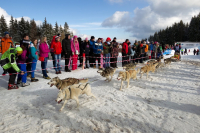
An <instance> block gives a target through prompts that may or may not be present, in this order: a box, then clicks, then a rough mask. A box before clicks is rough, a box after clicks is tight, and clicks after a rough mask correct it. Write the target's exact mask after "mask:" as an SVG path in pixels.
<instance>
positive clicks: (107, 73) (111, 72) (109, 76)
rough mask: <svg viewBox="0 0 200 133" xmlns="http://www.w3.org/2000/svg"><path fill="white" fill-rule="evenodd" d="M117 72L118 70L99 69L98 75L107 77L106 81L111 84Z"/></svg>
mask: <svg viewBox="0 0 200 133" xmlns="http://www.w3.org/2000/svg"><path fill="white" fill-rule="evenodd" d="M115 71H116V68H115V69H113V68H110V67H109V68H106V69H102V68H101V69H99V70H98V71H97V73H100V75H101V76H102V77H105V78H106V80H105V81H108V82H110V81H111V80H112V77H113V75H114V74H115Z"/></svg>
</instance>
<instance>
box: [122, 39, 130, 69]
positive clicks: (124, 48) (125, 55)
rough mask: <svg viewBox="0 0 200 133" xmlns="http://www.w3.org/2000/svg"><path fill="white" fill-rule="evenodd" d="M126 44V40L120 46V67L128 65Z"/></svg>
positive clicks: (127, 41)
mask: <svg viewBox="0 0 200 133" xmlns="http://www.w3.org/2000/svg"><path fill="white" fill-rule="evenodd" d="M128 43H129V40H128V39H126V40H125V42H124V43H123V44H122V56H123V57H122V67H123V66H124V65H126V64H128Z"/></svg>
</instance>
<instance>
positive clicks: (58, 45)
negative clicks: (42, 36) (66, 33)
mask: <svg viewBox="0 0 200 133" xmlns="http://www.w3.org/2000/svg"><path fill="white" fill-rule="evenodd" d="M51 49H52V50H53V52H54V54H56V55H58V54H61V52H62V46H61V43H60V42H53V43H52V44H51Z"/></svg>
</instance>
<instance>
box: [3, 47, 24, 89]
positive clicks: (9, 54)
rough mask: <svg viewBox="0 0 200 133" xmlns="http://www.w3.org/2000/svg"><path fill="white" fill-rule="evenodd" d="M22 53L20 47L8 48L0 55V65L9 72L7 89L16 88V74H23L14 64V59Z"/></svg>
mask: <svg viewBox="0 0 200 133" xmlns="http://www.w3.org/2000/svg"><path fill="white" fill-rule="evenodd" d="M22 53H23V49H22V48H21V47H17V48H10V49H8V50H7V51H6V52H5V53H4V54H3V55H2V56H1V60H0V64H1V67H2V68H3V69H4V70H6V71H7V72H8V73H9V81H8V90H11V89H18V88H19V87H18V85H16V84H15V79H16V76H17V74H16V73H20V74H21V75H23V74H24V71H21V70H20V69H19V67H18V66H17V64H16V59H17V58H18V56H20V55H21V54H22Z"/></svg>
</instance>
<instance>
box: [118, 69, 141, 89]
mask: <svg viewBox="0 0 200 133" xmlns="http://www.w3.org/2000/svg"><path fill="white" fill-rule="evenodd" d="M139 72H140V69H138V70H129V71H121V72H119V74H118V77H117V79H118V80H121V87H120V90H122V85H123V81H127V88H129V82H130V79H131V78H132V79H133V80H135V79H136V80H137V73H139Z"/></svg>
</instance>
